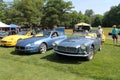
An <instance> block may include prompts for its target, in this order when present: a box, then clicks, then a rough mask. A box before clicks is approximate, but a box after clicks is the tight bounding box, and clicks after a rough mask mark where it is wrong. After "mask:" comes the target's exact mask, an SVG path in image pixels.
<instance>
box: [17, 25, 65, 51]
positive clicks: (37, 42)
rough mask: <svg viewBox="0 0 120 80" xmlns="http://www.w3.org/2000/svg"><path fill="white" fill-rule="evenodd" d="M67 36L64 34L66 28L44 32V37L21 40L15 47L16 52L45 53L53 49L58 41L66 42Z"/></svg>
mask: <svg viewBox="0 0 120 80" xmlns="http://www.w3.org/2000/svg"><path fill="white" fill-rule="evenodd" d="M66 38H67V36H66V35H65V34H64V27H58V28H57V29H56V30H53V31H45V32H43V36H41V37H40V36H34V37H31V38H28V39H24V40H20V41H19V42H18V43H17V44H16V47H15V51H16V52H25V53H34V52H40V53H45V52H46V50H47V49H50V48H53V46H52V43H53V42H55V41H57V40H64V39H66Z"/></svg>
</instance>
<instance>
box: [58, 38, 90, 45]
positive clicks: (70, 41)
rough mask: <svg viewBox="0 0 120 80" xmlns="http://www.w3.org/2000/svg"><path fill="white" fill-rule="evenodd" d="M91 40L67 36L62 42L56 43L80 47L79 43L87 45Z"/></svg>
mask: <svg viewBox="0 0 120 80" xmlns="http://www.w3.org/2000/svg"><path fill="white" fill-rule="evenodd" d="M91 42H92V40H91V39H87V38H68V39H66V40H63V41H62V42H60V43H59V44H58V45H59V46H67V47H68V46H69V47H80V45H83V44H84V45H87V44H89V43H91Z"/></svg>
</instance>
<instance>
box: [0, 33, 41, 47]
mask: <svg viewBox="0 0 120 80" xmlns="http://www.w3.org/2000/svg"><path fill="white" fill-rule="evenodd" d="M33 35H34V34H33V31H28V32H27V31H21V32H19V33H18V34H16V35H10V36H6V37H4V38H3V39H1V41H0V44H1V45H2V46H15V45H16V43H17V42H18V41H19V40H22V39H26V38H30V37H32V36H33ZM39 36H40V35H39ZM41 36H42V34H41Z"/></svg>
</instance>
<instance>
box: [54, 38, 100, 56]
mask: <svg viewBox="0 0 120 80" xmlns="http://www.w3.org/2000/svg"><path fill="white" fill-rule="evenodd" d="M55 43H56V46H55V47H54V48H53V49H54V50H53V51H54V52H55V53H57V54H60V55H66V56H77V57H86V56H88V55H89V51H90V47H91V45H93V46H94V51H95V52H96V51H97V50H98V49H99V48H100V45H101V39H100V38H85V37H77V38H74V37H70V38H67V39H65V40H62V41H55ZM81 45H85V46H86V51H83V52H81V53H79V52H77V53H74V52H73V51H71V50H70V49H73V48H76V49H80V48H81ZM58 46H60V47H64V48H66V49H65V50H68V49H69V48H70V49H69V50H70V51H71V52H70V51H68V52H66V51H64V50H59V48H58ZM83 53H84V54H83Z"/></svg>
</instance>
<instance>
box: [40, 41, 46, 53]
mask: <svg viewBox="0 0 120 80" xmlns="http://www.w3.org/2000/svg"><path fill="white" fill-rule="evenodd" d="M39 51H40V53H45V52H46V51H47V46H46V44H45V43H42V44H41V45H40V47H39Z"/></svg>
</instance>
